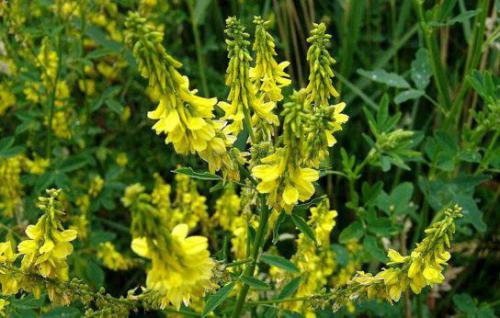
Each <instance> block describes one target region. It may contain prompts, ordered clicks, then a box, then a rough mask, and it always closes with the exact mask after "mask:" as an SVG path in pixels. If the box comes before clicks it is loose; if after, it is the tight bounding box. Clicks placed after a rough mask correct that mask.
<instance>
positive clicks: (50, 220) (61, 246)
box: [17, 189, 77, 281]
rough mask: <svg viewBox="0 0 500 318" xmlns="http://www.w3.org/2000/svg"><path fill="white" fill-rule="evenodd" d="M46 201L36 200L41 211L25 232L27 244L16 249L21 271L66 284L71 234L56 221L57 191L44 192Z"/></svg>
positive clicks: (59, 211) (58, 212) (43, 198)
mask: <svg viewBox="0 0 500 318" xmlns="http://www.w3.org/2000/svg"><path fill="white" fill-rule="evenodd" d="M47 194H48V197H40V198H39V203H38V207H39V208H40V209H42V210H43V211H44V214H43V215H42V216H41V217H40V219H39V220H38V222H37V223H36V224H35V225H29V226H28V227H27V228H26V235H27V236H28V237H29V239H28V240H24V241H22V242H21V243H19V245H18V247H17V248H18V250H19V253H20V254H21V255H22V256H23V259H22V261H21V269H22V270H26V271H31V270H33V271H36V272H38V273H39V274H40V275H42V276H43V277H48V278H54V279H59V280H62V281H66V280H67V279H68V264H67V262H66V258H67V257H68V256H69V255H70V254H71V253H72V252H73V246H72V245H71V243H69V242H71V241H73V240H75V239H76V236H77V232H76V231H75V230H65V229H64V228H63V226H62V224H61V222H60V220H59V217H60V215H61V214H63V212H62V211H61V203H60V202H59V201H58V196H59V194H60V190H54V189H52V190H47Z"/></svg>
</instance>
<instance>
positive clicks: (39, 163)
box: [25, 154, 50, 175]
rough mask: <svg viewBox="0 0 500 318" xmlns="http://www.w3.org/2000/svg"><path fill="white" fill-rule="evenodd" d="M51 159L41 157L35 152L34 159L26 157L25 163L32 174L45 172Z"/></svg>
mask: <svg viewBox="0 0 500 318" xmlns="http://www.w3.org/2000/svg"><path fill="white" fill-rule="evenodd" d="M49 164H50V162H49V159H45V158H41V157H39V156H37V155H36V154H35V158H34V159H33V160H29V159H26V160H25V165H26V167H27V169H28V171H29V172H30V173H32V174H37V175H40V174H43V173H44V172H45V169H46V168H47V167H48V166H49Z"/></svg>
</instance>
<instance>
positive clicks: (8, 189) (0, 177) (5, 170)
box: [0, 156, 24, 217]
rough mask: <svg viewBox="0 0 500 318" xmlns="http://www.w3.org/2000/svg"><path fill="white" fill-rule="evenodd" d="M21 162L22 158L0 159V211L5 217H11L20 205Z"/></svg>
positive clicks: (21, 191) (21, 194) (21, 188)
mask: <svg viewBox="0 0 500 318" xmlns="http://www.w3.org/2000/svg"><path fill="white" fill-rule="evenodd" d="M23 160H24V158H23V157H22V156H14V157H11V158H6V159H0V211H1V212H2V213H3V215H5V216H6V217H12V216H13V215H14V214H15V212H16V210H18V209H19V206H20V205H21V203H22V196H23V184H22V183H21V171H22V165H23Z"/></svg>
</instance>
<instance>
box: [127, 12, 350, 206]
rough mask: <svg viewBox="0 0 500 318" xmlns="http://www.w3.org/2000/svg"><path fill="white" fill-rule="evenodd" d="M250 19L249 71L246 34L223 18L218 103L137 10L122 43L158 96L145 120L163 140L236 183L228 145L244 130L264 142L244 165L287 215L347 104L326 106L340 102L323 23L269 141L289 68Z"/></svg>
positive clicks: (235, 162) (302, 196)
mask: <svg viewBox="0 0 500 318" xmlns="http://www.w3.org/2000/svg"><path fill="white" fill-rule="evenodd" d="M254 22H255V24H256V35H255V42H254V44H253V48H254V51H255V64H254V65H253V66H252V65H251V63H252V61H253V58H252V56H251V54H250V52H249V50H248V48H249V46H250V41H249V40H248V39H249V37H250V35H249V34H248V33H246V32H245V28H244V27H243V26H242V25H241V24H240V22H239V21H238V20H237V19H236V18H234V17H231V18H228V19H227V21H226V23H227V28H226V34H227V37H228V38H227V40H226V43H227V48H228V57H229V64H228V68H227V74H226V84H227V85H228V87H229V95H228V98H227V102H226V101H220V102H219V103H217V100H216V99H215V98H203V97H200V96H198V95H197V92H196V90H190V89H189V81H188V79H187V78H186V77H185V76H182V75H181V74H180V73H179V71H178V69H179V68H180V66H181V64H180V63H179V62H178V61H176V60H175V59H174V58H173V57H171V56H170V55H169V54H168V53H167V52H166V51H165V48H164V47H163V46H162V44H161V42H162V38H163V36H162V33H161V32H158V31H157V30H156V29H155V28H154V26H153V25H151V24H148V23H147V21H146V20H145V19H144V18H141V17H140V16H139V15H138V14H136V13H132V14H130V15H129V17H128V19H127V22H126V25H127V35H126V40H127V43H128V44H129V45H130V46H131V47H132V48H133V53H134V56H135V57H136V59H137V61H138V65H139V70H140V72H141V74H142V75H143V76H144V77H146V78H148V79H149V85H150V87H151V88H152V89H153V90H155V91H156V92H157V94H158V95H159V96H160V98H159V99H160V103H159V105H158V107H157V108H156V110H154V111H152V112H150V113H149V115H148V116H149V117H150V118H152V119H154V120H156V124H155V125H154V126H153V129H155V131H156V132H157V133H158V134H160V133H165V134H166V135H167V138H166V142H167V143H172V144H173V146H174V149H175V150H176V151H177V152H178V153H180V154H188V153H195V152H196V153H198V154H199V155H200V156H201V157H202V158H203V159H204V160H205V161H207V162H208V164H209V169H210V171H211V172H214V171H217V170H220V169H222V172H223V175H224V176H225V177H228V178H229V179H233V180H234V179H237V178H238V177H239V170H240V168H241V166H242V165H244V164H245V161H244V159H243V158H244V157H242V154H240V153H239V151H238V150H237V149H236V148H235V147H232V144H233V142H234V141H235V140H236V136H237V135H238V134H239V133H241V132H242V131H243V130H245V131H246V132H247V133H248V135H249V136H250V138H249V141H250V142H251V146H252V147H253V148H252V149H259V148H262V146H263V145H268V146H267V147H264V148H266V149H267V150H265V151H261V152H260V153H259V154H258V155H254V156H252V160H251V161H250V162H247V163H248V165H249V167H250V168H251V170H252V174H253V176H254V177H255V178H257V179H258V183H259V184H258V186H257V190H258V191H259V192H260V193H264V194H268V195H267V202H268V204H269V205H270V206H271V207H273V208H274V209H275V210H276V211H280V210H281V209H283V208H284V209H285V210H286V211H287V212H290V211H291V209H292V208H293V206H294V205H296V204H297V203H298V202H299V201H305V200H308V199H309V198H311V196H312V195H313V194H314V191H315V190H314V186H313V182H314V181H316V180H318V178H319V171H318V168H319V166H320V163H321V161H322V160H323V159H325V158H326V157H327V154H328V147H331V146H333V144H334V143H335V138H334V136H333V134H334V133H336V132H337V131H339V130H341V129H342V124H344V123H345V122H346V121H347V119H348V117H347V116H346V115H344V114H342V110H343V109H344V107H345V104H344V103H338V104H334V105H330V99H331V98H332V97H338V94H337V92H336V91H335V89H334V88H333V86H332V77H333V71H332V65H333V63H334V62H335V61H334V60H333V58H332V57H331V56H330V55H329V53H328V51H327V45H328V43H329V39H330V36H329V35H328V34H326V33H325V29H326V28H325V26H324V24H319V25H315V26H314V29H313V31H312V32H311V34H312V35H311V37H310V38H309V39H308V41H309V42H310V43H311V47H310V48H309V52H308V61H309V63H310V65H311V74H310V77H309V85H308V86H307V87H306V88H305V89H302V90H300V91H298V92H295V93H294V94H293V96H292V98H291V100H290V101H289V102H288V103H285V105H284V108H285V109H284V111H283V113H282V114H281V115H282V117H283V131H284V133H283V135H281V136H274V137H275V138H271V136H272V135H273V131H274V130H275V129H274V128H273V126H277V125H278V124H279V118H278V115H277V114H275V109H276V103H277V102H278V101H280V100H282V99H283V95H282V93H281V90H282V88H283V87H285V86H287V85H289V84H290V80H289V78H288V75H287V74H286V73H285V67H286V66H287V64H288V63H287V62H282V63H278V62H276V60H275V55H276V52H275V45H274V41H273V38H272V36H271V35H270V34H269V33H268V32H267V30H266V28H267V25H268V23H267V22H265V21H263V20H262V19H261V18H258V17H257V18H255V20H254ZM215 105H218V106H219V107H220V108H221V109H222V110H223V111H224V116H222V117H221V118H220V119H215V118H214V107H215ZM304 154H305V155H304Z"/></svg>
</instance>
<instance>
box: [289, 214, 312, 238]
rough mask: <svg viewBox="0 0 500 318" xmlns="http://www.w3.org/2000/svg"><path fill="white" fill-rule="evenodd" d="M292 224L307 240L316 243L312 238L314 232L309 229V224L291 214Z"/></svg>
mask: <svg viewBox="0 0 500 318" xmlns="http://www.w3.org/2000/svg"><path fill="white" fill-rule="evenodd" d="M291 217H292V221H293V224H295V226H296V227H297V228H298V229H299V230H300V231H301V232H302V233H304V235H305V236H306V237H307V238H309V239H310V240H311V241H313V242H314V243H316V237H315V236H314V231H313V230H312V229H311V227H310V226H309V224H307V223H306V221H304V219H303V218H302V217H300V216H298V215H296V214H292V215H291Z"/></svg>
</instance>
